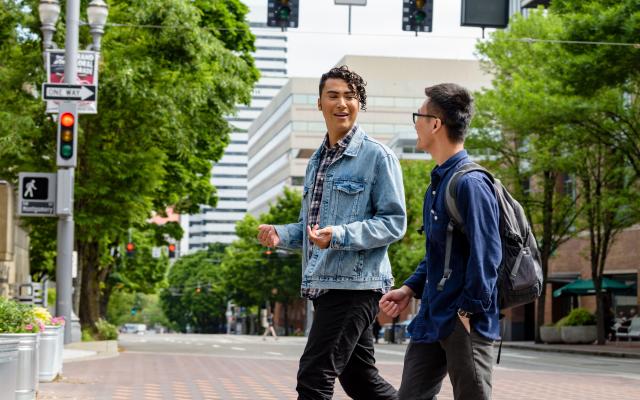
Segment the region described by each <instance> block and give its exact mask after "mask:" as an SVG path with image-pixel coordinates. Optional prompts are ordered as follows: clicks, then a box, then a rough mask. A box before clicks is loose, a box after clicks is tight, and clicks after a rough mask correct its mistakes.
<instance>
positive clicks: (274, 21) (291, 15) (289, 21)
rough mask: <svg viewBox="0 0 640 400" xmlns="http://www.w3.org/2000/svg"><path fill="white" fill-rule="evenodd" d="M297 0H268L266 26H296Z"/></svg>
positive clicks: (284, 27)
mask: <svg viewBox="0 0 640 400" xmlns="http://www.w3.org/2000/svg"><path fill="white" fill-rule="evenodd" d="M298 3H299V0H269V4H268V6H267V26H277V27H280V28H282V30H283V31H284V30H285V29H286V28H297V27H298V8H299V4H298Z"/></svg>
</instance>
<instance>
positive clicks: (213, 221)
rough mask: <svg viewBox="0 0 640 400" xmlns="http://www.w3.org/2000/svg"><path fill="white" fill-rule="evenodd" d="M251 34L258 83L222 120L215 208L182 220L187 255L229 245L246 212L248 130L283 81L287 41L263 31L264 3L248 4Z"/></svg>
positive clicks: (205, 208) (214, 173) (213, 174)
mask: <svg viewBox="0 0 640 400" xmlns="http://www.w3.org/2000/svg"><path fill="white" fill-rule="evenodd" d="M245 3H246V4H247V5H248V6H249V8H250V10H251V11H250V13H249V15H248V18H249V22H250V26H251V31H252V32H253V34H254V35H255V36H256V41H255V46H256V52H255V54H254V55H253V56H254V59H255V63H256V67H257V68H258V69H259V70H260V74H261V78H260V80H259V81H258V83H257V85H256V86H255V88H254V91H253V96H252V100H251V104H250V105H249V106H246V105H239V106H238V107H237V114H236V115H233V116H229V117H228V118H227V120H228V121H229V123H230V124H231V125H232V127H233V131H232V133H231V137H230V139H231V140H230V143H229V146H228V147H227V148H226V150H225V153H224V156H223V157H222V159H221V160H220V161H219V162H218V163H216V164H215V165H214V166H213V168H212V171H211V183H212V184H213V185H214V186H215V187H216V189H217V193H218V204H217V205H216V207H215V208H212V207H208V206H201V207H200V211H201V212H200V214H194V215H187V216H184V217H183V218H182V219H181V225H182V228H183V229H184V231H185V235H184V239H183V240H182V242H181V243H180V245H181V246H180V247H181V249H188V250H187V252H193V251H198V250H202V249H206V248H207V246H208V245H209V244H210V243H215V242H219V243H231V242H232V241H233V240H235V239H236V235H235V224H236V222H237V221H238V220H241V219H242V218H244V216H245V214H246V212H247V162H248V157H247V151H248V134H247V129H248V128H249V126H250V125H251V123H252V122H253V120H254V119H255V118H256V117H257V116H258V115H259V114H260V112H261V111H262V110H263V109H264V107H266V106H267V105H268V104H269V103H270V101H271V99H272V98H273V97H274V96H275V95H276V94H277V93H278V91H279V90H280V88H281V87H282V86H283V85H284V84H285V83H286V81H287V78H286V76H287V37H286V35H285V34H283V32H281V30H280V29H279V28H268V27H266V17H267V9H266V5H267V2H266V0H264V1H263V0H248V1H245Z"/></svg>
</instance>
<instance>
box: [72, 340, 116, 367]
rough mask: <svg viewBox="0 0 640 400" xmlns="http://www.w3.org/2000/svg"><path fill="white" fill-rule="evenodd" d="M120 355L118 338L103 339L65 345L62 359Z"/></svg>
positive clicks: (81, 359) (77, 359) (84, 359)
mask: <svg viewBox="0 0 640 400" xmlns="http://www.w3.org/2000/svg"><path fill="white" fill-rule="evenodd" d="M116 356H118V341H117V340H101V341H93V342H75V343H69V344H67V345H65V346H64V351H63V352H62V361H63V362H64V363H68V362H74V361H87V360H99V359H103V358H111V357H116Z"/></svg>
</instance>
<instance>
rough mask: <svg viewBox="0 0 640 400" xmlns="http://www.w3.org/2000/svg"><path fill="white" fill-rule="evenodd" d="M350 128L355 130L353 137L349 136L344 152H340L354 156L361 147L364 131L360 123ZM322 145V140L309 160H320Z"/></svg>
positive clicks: (317, 161) (315, 161) (316, 161)
mask: <svg viewBox="0 0 640 400" xmlns="http://www.w3.org/2000/svg"><path fill="white" fill-rule="evenodd" d="M351 129H353V130H355V132H354V134H353V137H352V138H351V141H350V142H349V145H348V146H347V148H346V149H345V151H344V153H342V154H343V155H345V156H350V157H354V156H357V155H358V151H359V150H360V147H362V142H363V141H364V136H365V133H364V131H363V130H362V129H361V128H360V125H358V124H356V125H355V126H354V127H353V128H351ZM325 140H326V139H325ZM323 147H324V140H323V142H322V144H321V145H320V147H318V148H317V149H316V151H315V152H314V153H313V155H312V156H311V159H310V160H309V162H314V163H316V164H317V163H319V162H320V156H321V155H322V149H323Z"/></svg>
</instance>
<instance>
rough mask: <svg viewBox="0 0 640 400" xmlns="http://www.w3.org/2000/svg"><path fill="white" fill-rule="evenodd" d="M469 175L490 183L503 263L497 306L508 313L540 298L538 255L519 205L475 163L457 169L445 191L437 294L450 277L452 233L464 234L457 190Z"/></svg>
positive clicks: (499, 275) (529, 227) (540, 284)
mask: <svg viewBox="0 0 640 400" xmlns="http://www.w3.org/2000/svg"><path fill="white" fill-rule="evenodd" d="M471 171H480V172H483V173H484V174H486V175H487V176H488V177H489V179H491V182H492V183H493V187H494V189H495V192H496V197H497V200H498V207H499V209H500V225H499V229H500V242H501V243H502V261H501V262H500V266H499V267H498V282H497V285H498V306H499V307H500V309H507V308H510V307H515V306H519V305H522V304H526V303H530V302H532V301H534V300H535V299H537V298H538V297H540V294H541V293H542V289H543V286H542V284H543V282H542V268H541V267H540V266H541V262H540V252H539V251H538V246H537V243H536V240H535V238H534V237H533V235H532V234H531V226H530V225H529V221H527V217H526V216H525V213H524V210H523V209H522V206H521V205H520V203H518V202H517V201H516V200H515V199H514V198H513V197H512V196H511V195H510V194H509V192H508V191H507V189H505V187H504V186H502V183H500V180H498V179H495V178H494V177H493V175H491V173H490V172H489V171H487V170H486V169H484V168H483V167H481V166H480V165H478V164H476V163H467V164H464V165H463V166H462V167H460V168H459V169H458V170H457V171H456V172H455V173H454V174H453V176H452V177H451V179H450V180H449V183H448V184H447V187H446V192H445V204H446V208H447V214H449V218H450V221H449V225H448V226H447V241H446V253H445V266H444V274H443V277H442V280H441V281H440V282H439V283H438V290H442V289H443V287H444V283H445V282H446V280H447V279H448V278H449V276H450V275H451V268H450V266H449V262H450V259H451V244H452V240H453V230H454V229H458V230H460V231H461V232H463V233H465V230H464V221H463V220H462V217H461V216H460V212H459V211H458V206H457V205H456V189H457V184H458V181H459V180H460V178H461V177H462V176H463V175H464V174H466V173H469V172H471Z"/></svg>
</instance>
